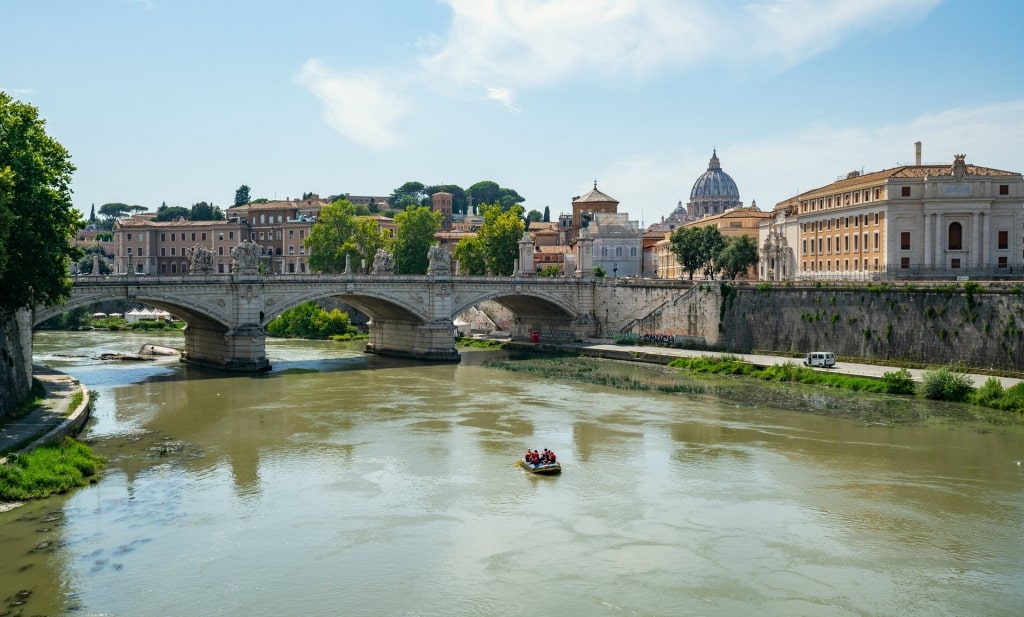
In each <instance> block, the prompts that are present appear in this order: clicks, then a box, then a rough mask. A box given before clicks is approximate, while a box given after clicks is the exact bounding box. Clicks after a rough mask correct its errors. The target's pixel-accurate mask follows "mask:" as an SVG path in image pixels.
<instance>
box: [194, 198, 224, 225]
mask: <svg viewBox="0 0 1024 617" xmlns="http://www.w3.org/2000/svg"><path fill="white" fill-rule="evenodd" d="M188 220H190V221H223V220H224V212H223V211H222V210H221V209H220V208H219V207H217V206H215V205H213V204H208V203H206V202H205V201H201V202H199V203H197V204H193V205H192V209H191V210H189V213H188Z"/></svg>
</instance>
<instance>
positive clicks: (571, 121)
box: [0, 0, 1024, 225]
mask: <svg viewBox="0 0 1024 617" xmlns="http://www.w3.org/2000/svg"><path fill="white" fill-rule="evenodd" d="M5 4H6V5H7V6H6V7H5V9H4V11H3V14H4V21H5V26H4V36H3V37H0V58H4V61H3V62H2V63H0V89H3V90H4V91H6V92H8V93H9V94H11V95H12V96H14V97H15V98H17V99H19V100H22V101H25V102H27V103H31V104H32V105H35V106H36V107H38V108H39V111H40V114H41V115H42V116H43V117H44V118H45V119H46V121H47V130H48V132H49V133H50V134H51V135H52V136H53V137H55V138H56V139H57V140H58V141H60V142H61V143H62V144H64V146H65V147H67V148H68V150H69V151H70V152H71V155H72V160H73V162H74V163H75V165H76V166H77V168H78V171H77V172H76V174H75V177H74V183H73V190H74V200H75V205H76V206H77V207H78V208H79V209H81V210H83V211H84V212H88V210H89V207H90V205H91V204H93V203H95V204H96V206H97V207H99V206H100V205H102V204H104V203H107V202H115V201H119V202H125V203H129V204H138V205H142V206H146V207H148V208H150V209H155V208H156V207H158V206H159V205H160V204H161V202H166V203H167V204H169V205H182V206H190V205H191V204H193V203H195V202H198V201H208V202H213V203H215V204H217V205H220V206H224V207H226V206H228V205H230V204H231V203H232V201H233V199H234V194H235V190H236V189H237V188H238V187H239V186H240V185H242V184H246V185H248V186H250V187H251V189H252V196H253V197H254V198H255V197H266V198H269V199H274V198H277V199H283V198H285V197H298V196H300V195H301V194H302V193H303V192H305V191H313V192H318V193H320V194H321V195H328V194H334V193H339V192H348V193H351V194H357V195H367V194H379V195H387V194H389V193H390V192H391V191H392V190H393V189H394V188H396V187H398V186H400V185H401V184H403V183H404V182H406V181H408V180H418V181H421V182H424V183H426V184H442V183H451V184H458V185H461V186H463V187H468V186H469V185H470V184H472V183H474V182H477V181H480V180H493V181H495V182H497V183H498V184H500V185H502V186H505V187H509V188H514V189H516V190H517V191H519V193H520V194H522V195H523V196H524V197H525V198H526V201H525V203H524V205H525V206H526V208H527V210H530V209H536V210H541V211H543V209H544V207H545V206H548V207H550V209H551V213H552V216H553V217H554V216H557V214H558V213H560V212H568V211H570V209H571V205H570V204H571V199H572V197H573V196H574V195H580V194H582V193H583V192H585V191H587V190H589V189H590V188H591V186H593V183H594V181H595V180H596V181H597V183H598V187H599V188H600V189H601V190H602V191H604V192H606V193H608V194H610V195H612V196H613V197H615V198H617V199H618V200H619V201H620V202H621V203H620V207H619V210H620V211H624V212H629V214H630V218H633V219H637V220H643V222H644V224H645V225H649V224H651V223H653V222H656V221H657V220H659V219H660V218H661V217H662V216H666V215H668V214H669V213H670V212H671V211H672V209H673V208H674V207H675V205H676V203H677V202H678V201H680V200H682V201H683V202H684V203H685V202H686V201H687V199H688V197H689V192H690V189H691V187H692V185H693V182H694V180H695V179H696V178H697V177H698V176H699V175H700V174H701V173H703V172H704V171H705V170H706V168H707V164H708V159H709V157H710V155H711V151H712V149H714V148H717V150H718V155H719V157H720V159H721V162H722V167H723V169H725V171H727V172H728V173H729V174H730V175H731V176H732V177H733V178H734V179H735V180H736V183H737V185H738V186H739V189H740V193H741V199H742V200H743V201H744V203H745V204H747V205H749V204H750V202H751V200H757V204H758V206H759V207H760V208H761V209H762V210H770V209H771V208H772V207H773V206H774V205H775V204H776V203H777V202H779V201H782V200H784V199H786V198H788V197H790V196H792V195H794V194H796V193H798V192H800V191H805V190H809V189H812V188H815V187H817V186H821V185H823V184H827V183H829V182H831V181H833V180H835V179H836V178H837V177H839V176H841V175H844V174H845V173H847V172H848V171H851V170H854V169H857V170H860V169H863V170H864V171H875V170H879V169H884V168H887V167H892V166H895V165H898V164H906V163H912V162H913V156H914V146H913V143H914V142H915V141H921V142H923V152H924V155H923V159H924V161H925V162H943V163H946V162H950V163H951V162H952V160H953V155H954V154H957V153H966V154H967V161H968V162H969V163H975V164H979V165H986V166H990V167H996V168H999V169H1007V170H1012V171H1024V147H1021V145H1020V144H1022V143H1024V77H1022V76H1024V46H1022V44H1021V39H1020V29H1021V25H1022V21H1024V3H1020V2H1017V1H1016V0H1007V1H1003V2H1000V1H995V0H988V1H986V0H980V1H978V2H970V3H967V2H963V1H956V0H945V1H943V0H762V1H757V0H751V1H730V0H376V1H362V2H355V1H345V0H336V1H331V2H328V1H313V0H293V1H291V2H278V1H270V0H247V1H244V2H243V1H234V2H228V1H226V0H225V1H218V0H34V1H32V2H27V1H22V2H9V3H5Z"/></svg>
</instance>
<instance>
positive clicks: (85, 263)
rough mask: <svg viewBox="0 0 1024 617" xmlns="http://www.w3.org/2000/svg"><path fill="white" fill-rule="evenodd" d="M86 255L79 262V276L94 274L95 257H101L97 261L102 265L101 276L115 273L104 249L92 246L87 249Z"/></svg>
mask: <svg viewBox="0 0 1024 617" xmlns="http://www.w3.org/2000/svg"><path fill="white" fill-rule="evenodd" d="M84 252H85V255H83V256H82V257H81V258H80V259H79V260H78V262H77V264H76V265H77V266H78V273H79V274H93V271H92V264H93V259H94V256H96V255H99V259H98V260H97V261H98V263H99V265H100V271H99V274H110V273H112V272H113V271H114V269H113V268H111V267H110V262H109V261H108V260H107V256H106V255H104V254H103V249H101V248H100V247H98V246H90V247H88V248H86V249H85V251H84Z"/></svg>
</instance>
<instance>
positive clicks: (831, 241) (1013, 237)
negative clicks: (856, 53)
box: [761, 143, 1024, 279]
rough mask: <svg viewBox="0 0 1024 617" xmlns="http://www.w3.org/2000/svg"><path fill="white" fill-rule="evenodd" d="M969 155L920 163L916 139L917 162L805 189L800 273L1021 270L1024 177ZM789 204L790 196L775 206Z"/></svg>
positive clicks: (990, 273) (800, 202) (979, 274)
mask: <svg viewBox="0 0 1024 617" xmlns="http://www.w3.org/2000/svg"><path fill="white" fill-rule="evenodd" d="M965 159H966V157H965V156H964V155H956V157H954V160H953V162H952V164H944V165H942V164H938V165H933V164H928V165H922V164H921V162H920V143H918V150H917V158H916V164H915V165H904V166H901V167H895V168H892V169H886V170H882V171H877V172H873V173H868V174H861V173H858V172H851V173H850V174H848V175H847V176H846V177H845V178H843V179H840V180H838V181H836V182H833V183H831V184H828V185H826V186H823V187H821V188H817V189H814V190H811V191H807V192H806V193H802V194H801V195H798V196H797V197H796V198H794V200H793V201H795V202H796V208H797V222H798V229H799V234H798V238H799V239H798V244H797V246H796V247H794V249H795V253H796V259H797V272H796V276H797V277H799V278H812V279H858V278H872V279H875V278H915V277H920V278H951V277H974V278H1001V277H1007V276H1013V275H1017V276H1019V275H1020V274H1021V273H1022V270H1024V237H1022V235H1024V212H1022V209H1024V178H1022V176H1021V174H1020V173H1016V172H1009V171H1002V170H998V169H992V168H989V167H981V166H978V165H973V164H968V163H967V162H966V160H965ZM791 205H792V204H791V203H790V201H789V200H787V201H786V202H783V203H780V204H779V206H777V210H778V208H780V207H785V208H786V209H789V208H791ZM764 243H765V238H762V242H761V244H762V245H764Z"/></svg>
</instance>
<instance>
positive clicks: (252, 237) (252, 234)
mask: <svg viewBox="0 0 1024 617" xmlns="http://www.w3.org/2000/svg"><path fill="white" fill-rule="evenodd" d="M249 239H250V240H253V241H255V240H256V232H255V231H250V232H249Z"/></svg>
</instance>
